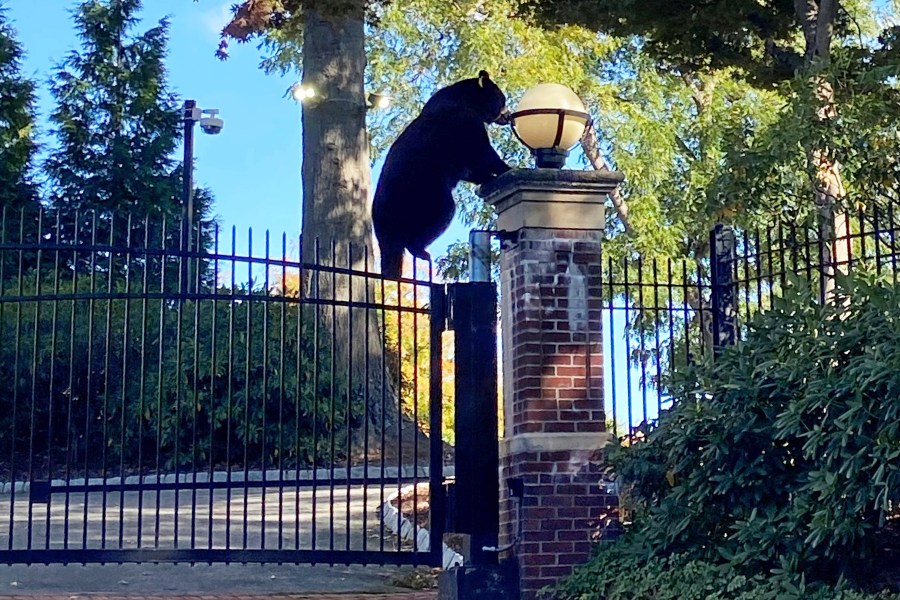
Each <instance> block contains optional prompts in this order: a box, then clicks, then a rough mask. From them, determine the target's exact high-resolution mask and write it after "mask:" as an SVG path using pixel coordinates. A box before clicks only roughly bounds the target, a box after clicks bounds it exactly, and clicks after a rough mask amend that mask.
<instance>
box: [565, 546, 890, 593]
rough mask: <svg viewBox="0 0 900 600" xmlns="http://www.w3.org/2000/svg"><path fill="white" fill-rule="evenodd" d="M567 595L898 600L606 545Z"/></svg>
mask: <svg viewBox="0 0 900 600" xmlns="http://www.w3.org/2000/svg"><path fill="white" fill-rule="evenodd" d="M558 592H559V594H560V595H561V596H562V597H563V598H566V599H568V600H650V599H652V600H900V595H897V594H892V593H889V592H880V593H877V594H867V593H864V592H859V591H855V590H851V589H846V588H844V587H829V586H825V585H821V584H807V583H805V582H804V581H803V580H802V579H799V580H798V579H792V578H788V577H772V576H766V575H763V574H761V573H757V574H755V575H745V574H743V573H742V572H741V571H740V570H739V569H737V568H735V567H734V566H732V565H730V564H728V563H714V562H712V561H702V560H689V559H688V558H687V557H685V556H684V555H671V556H669V557H666V558H663V557H656V558H650V559H647V558H641V557H639V556H638V555H635V554H629V553H627V552H621V551H619V550H618V549H608V550H606V551H605V552H601V553H600V554H599V555H598V556H597V558H596V559H595V560H593V561H592V562H591V563H590V564H589V565H587V566H585V567H584V568H581V569H579V570H578V571H577V572H576V573H575V574H574V575H573V576H572V577H570V578H569V579H568V580H567V581H566V582H565V583H564V584H563V585H562V586H561V587H560V589H559V590H558Z"/></svg>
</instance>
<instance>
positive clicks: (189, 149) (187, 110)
mask: <svg viewBox="0 0 900 600" xmlns="http://www.w3.org/2000/svg"><path fill="white" fill-rule="evenodd" d="M199 120H200V109H198V108H197V101H196V100H185V101H184V161H183V162H182V165H181V168H182V169H183V172H182V189H181V252H182V256H181V281H180V285H179V291H180V292H181V294H182V298H184V296H185V295H186V294H187V293H188V286H189V283H190V277H189V273H188V259H187V253H188V252H190V250H191V234H192V233H193V231H194V223H193V220H194V124H195V123H196V122H197V121H199Z"/></svg>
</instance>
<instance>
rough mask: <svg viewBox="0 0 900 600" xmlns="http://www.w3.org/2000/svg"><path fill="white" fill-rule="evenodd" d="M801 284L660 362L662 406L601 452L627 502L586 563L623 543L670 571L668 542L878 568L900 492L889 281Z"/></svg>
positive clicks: (790, 573)
mask: <svg viewBox="0 0 900 600" xmlns="http://www.w3.org/2000/svg"><path fill="white" fill-rule="evenodd" d="M813 288H814V286H811V285H810V284H808V283H806V282H804V281H803V280H801V279H796V280H794V281H793V285H792V286H789V287H788V289H786V290H785V291H784V295H783V297H780V298H775V299H774V300H773V306H772V308H771V309H770V310H768V311H766V312H763V313H760V314H758V315H756V316H755V317H754V319H753V320H752V322H751V323H750V324H749V329H748V333H747V335H746V338H745V340H744V341H742V342H740V343H739V344H738V345H736V346H734V347H730V348H726V349H724V350H723V351H722V353H721V354H720V355H719V356H718V357H717V358H716V360H715V361H713V360H711V359H708V360H706V361H704V362H702V363H700V364H697V365H694V366H692V367H687V368H684V369H682V370H681V371H680V372H677V373H675V374H674V375H673V376H672V378H671V381H669V382H668V387H669V390H670V391H671V392H672V394H673V396H674V398H675V399H676V403H675V406H674V408H672V409H670V410H668V411H665V412H664V413H663V414H661V415H660V418H659V421H658V423H657V424H655V425H654V426H653V427H645V428H644V429H643V430H642V432H641V434H640V435H639V437H641V438H643V439H641V441H639V442H637V443H634V444H631V445H629V446H628V447H624V448H621V449H619V450H618V451H616V452H614V453H613V456H612V458H611V462H612V465H613V468H614V470H615V471H616V473H617V474H618V476H619V477H620V478H621V480H622V482H623V483H624V484H625V489H626V490H627V497H628V498H629V499H630V501H631V502H632V504H633V506H632V508H633V509H634V511H635V518H634V523H633V525H632V526H631V528H630V530H629V531H628V533H627V534H626V536H625V540H623V542H622V543H621V544H622V545H621V547H619V548H618V549H617V550H616V552H621V553H624V554H616V553H612V554H607V553H605V552H601V557H600V558H598V559H597V561H598V562H595V563H593V566H592V567H590V568H591V569H596V568H599V567H598V566H597V565H598V564H601V565H605V564H606V563H605V562H604V561H613V562H616V561H620V560H624V559H623V558H622V556H625V555H627V554H628V553H632V554H634V556H635V557H636V558H634V559H632V560H638V561H639V562H640V564H642V565H643V564H646V565H648V567H647V568H651V567H652V568H653V569H656V570H660V569H661V570H662V571H667V570H668V569H671V568H674V567H673V565H668V566H666V564H665V561H664V560H663V559H662V557H667V556H670V555H672V554H677V555H682V556H683V560H684V561H701V563H697V564H699V565H700V566H702V568H703V569H713V571H714V572H716V573H718V572H720V571H721V573H726V571H728V569H732V568H733V569H736V571H735V572H736V573H740V574H743V575H747V576H748V577H751V576H753V575H754V574H762V573H774V574H780V575H781V576H783V577H784V578H785V581H790V582H793V584H796V583H797V582H798V581H801V580H803V581H809V582H826V583H833V582H834V581H836V580H837V578H839V577H840V578H842V579H843V580H845V581H847V582H849V583H852V584H855V585H866V584H874V583H878V579H877V576H879V575H880V576H882V577H884V576H885V575H884V573H883V571H884V568H885V567H884V565H886V564H890V563H891V561H893V560H894V559H892V558H891V557H890V555H886V554H885V550H884V548H885V546H886V545H889V544H888V542H886V541H885V540H886V539H887V537H886V536H890V535H893V531H894V530H895V529H896V526H895V525H894V521H893V517H894V516H895V511H896V507H897V505H898V501H900V404H898V402H897V401H896V400H897V398H896V396H897V393H898V390H900V327H898V322H900V308H898V307H900V289H898V288H897V287H896V286H894V285H891V284H890V283H889V282H886V281H885V279H884V278H883V277H878V276H875V275H871V274H865V273H860V274H858V275H855V276H853V277H840V278H839V279H838V285H837V288H836V293H835V296H834V299H833V301H832V302H829V303H826V304H820V303H817V302H816V299H815V295H814V294H813V292H812V291H811V290H812V289H813ZM648 560H649V561H650V562H647V561H648ZM654 561H655V562H654ZM660 561H662V562H660ZM707 563H708V564H707ZM653 565H655V566H653ZM704 565H706V566H704ZM718 565H727V567H726V566H718ZM729 572H730V571H729ZM659 576H668V575H667V574H666V573H662V575H659ZM731 576H732V575H728V577H731ZM606 577H607V576H606V575H604V581H609V582H612V581H614V579H606ZM718 577H719V575H716V578H718ZM638 579H640V578H638ZM882 582H883V581H882ZM598 585H600V587H595V588H592V589H595V590H601V591H602V590H603V589H604V588H603V587H602V585H601V584H598ZM603 585H605V584H603ZM609 585H612V584H609ZM609 597H611V598H612V597H616V598H618V597H622V598H625V597H631V596H609ZM635 597H637V596H635ZM654 597H656V596H654ZM690 597H694V596H690ZM696 597H701V596H696ZM722 597H723V598H724V597H727V598H731V597H739V596H722ZM752 597H768V596H752ZM826 597H831V596H826Z"/></svg>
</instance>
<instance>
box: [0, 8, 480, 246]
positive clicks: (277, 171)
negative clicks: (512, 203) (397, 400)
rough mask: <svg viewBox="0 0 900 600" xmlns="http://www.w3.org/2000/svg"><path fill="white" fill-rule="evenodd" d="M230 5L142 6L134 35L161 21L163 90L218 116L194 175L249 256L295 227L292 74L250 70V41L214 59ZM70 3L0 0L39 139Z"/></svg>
mask: <svg viewBox="0 0 900 600" xmlns="http://www.w3.org/2000/svg"><path fill="white" fill-rule="evenodd" d="M232 3H233V0H199V2H194V1H193V0H144V3H143V4H144V7H143V11H142V14H141V16H142V18H143V22H142V23H141V24H140V25H139V26H138V29H139V30H144V29H148V28H149V27H151V26H153V25H154V24H155V23H156V22H157V21H158V20H159V19H161V18H163V17H166V16H168V17H169V18H170V20H171V25H170V43H169V56H168V59H167V61H166V64H167V67H168V70H169V83H170V86H171V89H172V90H173V91H174V92H175V93H177V94H178V95H179V96H180V97H181V98H182V99H184V98H193V99H195V100H197V102H198V104H199V105H200V106H201V107H203V108H218V109H220V110H221V114H220V116H221V117H222V118H223V119H224V120H225V129H224V131H223V132H222V134H220V135H218V136H215V137H213V136H207V135H201V134H200V132H199V129H198V135H197V138H196V143H195V154H196V158H197V160H196V169H195V178H196V181H197V183H198V185H201V186H205V187H208V188H209V189H210V190H212V192H213V194H214V195H215V198H216V202H215V206H214V208H215V212H216V214H217V215H218V216H219V218H220V221H221V223H222V225H223V227H224V228H225V229H226V230H229V229H230V228H231V227H232V226H236V227H237V228H238V232H239V234H238V239H239V240H246V230H247V228H248V227H252V228H253V232H254V247H255V249H256V250H255V251H256V252H260V251H261V250H262V239H263V236H262V234H263V232H264V231H265V230H266V229H269V230H271V232H272V234H273V235H276V236H278V237H280V236H281V233H282V232H286V233H287V234H288V239H292V238H295V237H296V235H297V234H298V233H299V229H300V216H301V215H300V205H301V182H300V151H301V147H300V107H299V106H298V105H297V104H296V103H295V102H294V101H293V100H292V99H291V98H290V96H288V97H285V91H286V90H287V89H288V88H289V87H290V86H291V84H292V83H294V82H295V81H296V79H297V76H296V75H286V76H278V75H267V74H265V73H263V72H262V71H261V70H260V69H259V68H258V66H259V62H260V59H261V58H262V56H263V51H261V50H258V49H257V48H256V46H255V45H254V44H244V45H240V46H238V45H235V44H232V47H231V57H230V58H229V59H228V60H227V61H224V62H223V61H220V60H218V59H217V58H216V57H215V50H216V47H217V44H218V41H219V31H220V30H221V28H222V26H223V25H224V24H225V23H226V22H227V20H228V17H229V14H230V11H229V7H230V6H231V4H232ZM77 4H78V2H77V1H75V0H0V5H5V6H6V9H7V15H8V17H9V19H10V21H11V23H12V25H13V27H14V28H15V29H16V31H17V34H18V37H19V40H20V41H21V43H22V45H23V46H24V48H25V51H26V56H25V62H24V71H25V74H26V75H28V76H29V77H32V78H33V79H35V80H36V81H37V82H38V84H39V88H40V89H39V99H38V108H39V111H40V117H41V125H42V129H41V134H42V139H43V140H44V141H47V142H49V140H48V139H47V138H46V135H47V133H48V131H47V126H46V122H45V119H46V117H47V116H48V115H49V114H50V112H51V111H52V109H53V99H52V97H51V96H50V94H49V92H48V88H47V80H48V77H49V75H50V74H51V72H52V69H53V68H54V67H55V66H56V65H57V64H58V63H59V62H60V61H61V60H62V59H63V58H64V57H65V55H66V54H67V53H68V52H69V51H71V50H73V49H75V48H77V47H78V39H77V38H76V36H75V33H74V31H73V28H72V20H71V11H72V10H73V8H74V7H75V6H77ZM373 177H377V173H373ZM241 231H243V232H244V233H243V234H242V233H241ZM465 235H466V231H465V228H464V227H463V226H462V225H460V224H457V225H455V226H454V227H452V228H451V230H450V231H448V233H447V234H445V236H444V237H443V238H441V239H440V240H438V241H437V242H435V245H434V246H433V247H432V249H433V250H434V253H435V254H438V253H441V252H443V251H444V249H445V248H446V246H447V245H448V244H450V243H451V242H452V241H453V240H455V239H459V238H462V237H465ZM238 243H239V244H240V243H241V242H240V241H239V242H238Z"/></svg>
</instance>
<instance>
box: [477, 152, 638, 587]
mask: <svg viewBox="0 0 900 600" xmlns="http://www.w3.org/2000/svg"><path fill="white" fill-rule="evenodd" d="M621 181H622V176H621V175H620V174H618V173H613V172H608V171H607V172H597V171H565V170H554V169H532V170H516V171H510V172H509V173H507V174H504V175H503V176H501V177H499V178H498V179H497V180H495V182H494V183H492V184H491V185H490V187H489V188H487V189H484V190H483V194H484V195H485V199H486V201H488V202H490V203H491V204H493V205H494V207H495V208H496V209H497V212H498V229H499V230H501V231H505V232H506V234H505V235H504V238H503V239H505V240H506V241H505V242H504V245H503V249H502V250H501V257H500V283H501V297H500V302H501V329H502V342H503V348H502V352H503V353H502V364H503V405H504V431H503V438H502V440H501V446H500V465H501V467H500V471H501V473H500V477H501V481H500V489H501V504H500V536H501V544H502V545H506V544H510V543H513V542H515V544H514V546H513V548H512V550H511V552H512V553H513V555H514V556H515V557H516V559H517V561H518V567H519V578H520V581H519V585H520V588H521V592H522V598H523V599H531V598H535V597H536V596H537V595H538V591H539V590H540V589H541V588H543V587H545V586H548V585H553V584H554V583H556V582H557V581H558V580H559V579H560V578H562V577H564V576H566V575H568V574H569V573H570V572H571V571H572V568H573V567H574V566H575V565H578V564H582V563H584V562H586V561H587V559H588V557H589V555H590V548H591V539H592V534H593V533H594V531H595V530H596V523H597V521H598V520H599V518H600V516H601V513H602V512H603V510H604V509H605V508H607V507H609V506H610V505H611V504H612V503H614V502H615V498H614V497H610V496H608V495H607V494H605V493H604V492H603V490H602V489H601V487H600V486H599V485H598V484H599V481H600V470H601V466H602V457H601V449H602V448H603V447H604V445H605V444H606V443H607V442H608V440H609V439H610V438H609V435H608V434H607V433H606V432H605V415H604V410H603V381H602V376H603V355H602V352H603V336H602V332H601V313H602V310H601V309H602V304H601V286H600V279H601V278H600V269H601V240H602V232H603V228H604V201H605V199H606V197H607V194H608V193H609V192H611V191H612V190H613V189H615V187H616V186H617V185H618V184H619V183H620V182H621ZM510 490H512V496H518V495H519V494H521V498H515V497H511V493H510ZM517 505H518V506H517Z"/></svg>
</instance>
